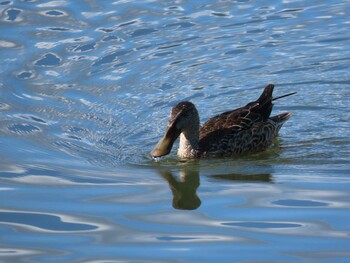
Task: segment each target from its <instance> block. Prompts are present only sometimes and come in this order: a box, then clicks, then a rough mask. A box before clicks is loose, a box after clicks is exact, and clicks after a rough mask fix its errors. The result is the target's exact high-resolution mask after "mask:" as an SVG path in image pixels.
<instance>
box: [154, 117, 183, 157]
mask: <svg viewBox="0 0 350 263" xmlns="http://www.w3.org/2000/svg"><path fill="white" fill-rule="evenodd" d="M180 133H181V130H179V129H177V128H176V125H175V123H174V122H173V123H171V124H169V125H168V128H167V130H166V132H165V134H164V136H163V138H162V139H160V141H159V142H158V143H157V145H156V147H154V149H153V151H152V152H151V156H152V157H153V158H157V157H162V156H164V155H167V154H169V153H170V151H171V148H172V147H173V145H174V142H175V141H176V139H177V137H179V135H180Z"/></svg>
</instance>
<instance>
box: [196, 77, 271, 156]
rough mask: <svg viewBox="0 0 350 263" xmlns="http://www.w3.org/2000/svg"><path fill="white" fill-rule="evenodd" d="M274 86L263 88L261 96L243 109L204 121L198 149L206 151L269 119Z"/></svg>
mask: <svg viewBox="0 0 350 263" xmlns="http://www.w3.org/2000/svg"><path fill="white" fill-rule="evenodd" d="M273 89H274V85H272V84H270V85H268V86H266V87H265V89H264V91H263V93H262V94H261V96H260V97H259V98H258V99H257V100H256V101H252V102H250V103H248V104H247V105H245V106H244V107H241V108H238V109H235V110H232V111H227V112H224V113H222V114H219V115H217V116H215V117H213V118H211V119H209V120H208V121H206V122H205V123H204V124H203V126H202V127H201V129H200V133H199V148H200V149H201V150H202V151H207V150H209V149H210V148H211V145H213V144H216V143H218V142H219V141H220V140H221V139H223V138H225V137H226V136H227V135H229V134H230V135H232V134H234V133H236V132H239V131H242V130H248V129H250V128H251V127H252V126H253V125H254V124H255V123H257V122H265V121H267V119H268V118H269V117H270V114H271V111H272V108H273V104H272V100H273V98H272V92H273Z"/></svg>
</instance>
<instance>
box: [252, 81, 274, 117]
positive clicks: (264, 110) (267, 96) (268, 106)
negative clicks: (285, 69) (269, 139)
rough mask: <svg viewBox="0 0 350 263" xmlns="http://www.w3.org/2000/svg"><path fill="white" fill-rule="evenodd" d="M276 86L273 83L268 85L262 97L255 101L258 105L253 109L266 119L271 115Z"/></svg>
mask: <svg viewBox="0 0 350 263" xmlns="http://www.w3.org/2000/svg"><path fill="white" fill-rule="evenodd" d="M274 87H275V86H274V85H273V84H269V85H267V86H266V87H265V89H264V91H263V93H262V94H261V95H260V97H259V98H258V99H257V100H256V101H255V104H256V107H254V109H252V110H253V111H255V112H256V113H259V114H261V115H262V116H263V118H264V120H267V119H268V118H269V117H270V114H271V111H272V107H273V104H272V93H273V89H274Z"/></svg>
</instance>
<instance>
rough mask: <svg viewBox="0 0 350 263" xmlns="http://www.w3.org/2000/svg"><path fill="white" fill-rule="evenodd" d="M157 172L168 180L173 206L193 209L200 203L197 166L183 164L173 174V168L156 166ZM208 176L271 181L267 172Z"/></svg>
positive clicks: (218, 178)
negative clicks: (176, 172)
mask: <svg viewBox="0 0 350 263" xmlns="http://www.w3.org/2000/svg"><path fill="white" fill-rule="evenodd" d="M157 170H158V173H159V174H160V175H161V176H162V177H163V178H164V179H165V180H166V181H167V182H168V184H169V187H170V189H171V192H172V194H173V203H172V205H173V207H174V208H175V209H181V210H195V209H197V208H198V207H200V205H201V200H200V198H199V197H198V195H197V189H198V187H199V185H200V179H199V166H197V165H194V166H192V165H184V166H183V167H181V168H180V170H179V173H178V174H176V175H174V174H173V169H167V168H165V167H162V168H158V169H157ZM208 177H210V178H213V179H215V180H229V181H237V182H242V183H244V182H265V183H270V182H273V179H272V175H271V174H269V173H260V174H239V173H231V174H212V175H208Z"/></svg>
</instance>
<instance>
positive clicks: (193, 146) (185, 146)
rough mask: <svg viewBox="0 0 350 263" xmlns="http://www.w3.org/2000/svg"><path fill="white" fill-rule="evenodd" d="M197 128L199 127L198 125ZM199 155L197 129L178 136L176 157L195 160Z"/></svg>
mask: <svg viewBox="0 0 350 263" xmlns="http://www.w3.org/2000/svg"><path fill="white" fill-rule="evenodd" d="M198 126H199V125H198ZM198 153H199V127H198V128H197V129H192V130H185V131H183V132H182V133H181V134H180V144H179V150H178V151H177V156H178V157H179V158H183V159H189V158H196V157H197V156H198Z"/></svg>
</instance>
